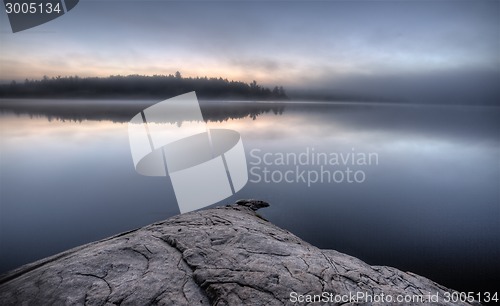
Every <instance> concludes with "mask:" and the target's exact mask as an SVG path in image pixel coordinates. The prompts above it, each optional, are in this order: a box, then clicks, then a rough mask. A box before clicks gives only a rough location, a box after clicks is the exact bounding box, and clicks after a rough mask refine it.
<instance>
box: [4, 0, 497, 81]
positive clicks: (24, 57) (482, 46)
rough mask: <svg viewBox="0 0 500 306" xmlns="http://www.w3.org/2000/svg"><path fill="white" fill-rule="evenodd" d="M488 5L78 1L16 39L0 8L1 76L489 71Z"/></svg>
mask: <svg viewBox="0 0 500 306" xmlns="http://www.w3.org/2000/svg"><path fill="white" fill-rule="evenodd" d="M499 12H500V10H499V3H498V2H497V1H435V2H431V1H423V2H420V1H372V2H369V1H352V2H348V1H334V2H329V1H293V2H283V1H270V2H266V1H255V2H250V1H206V2H205V1H204V2H199V1H194V2H191V1H81V2H80V4H79V5H78V6H77V7H76V8H75V9H74V10H73V11H71V12H70V13H69V14H67V15H65V16H63V17H60V18H58V19H56V20H54V21H52V22H49V23H47V24H44V25H42V26H39V27H37V28H34V29H30V30H27V31H25V32H21V33H18V34H12V33H9V31H8V30H7V29H9V25H8V23H7V18H6V14H5V13H2V14H0V16H2V17H1V21H0V22H1V25H2V29H3V30H2V32H1V33H0V39H1V42H2V49H1V51H0V52H1V53H0V65H1V67H2V75H1V78H2V79H4V80H10V79H14V78H15V79H24V78H26V77H35V78H40V77H41V76H43V75H48V76H57V75H75V74H78V75H80V76H95V75H98V76H107V75H110V74H134V73H138V74H148V75H151V74H168V73H174V72H175V71H176V70H180V71H181V72H183V74H184V75H187V76H203V75H208V76H222V77H227V78H230V79H238V80H244V81H250V80H252V79H257V80H258V81H260V82H264V83H266V82H271V83H272V84H283V85H293V84H306V85H311V84H314V83H318V82H320V81H321V84H323V85H322V86H326V88H328V86H327V84H328V82H335V81H337V80H339V79H343V78H345V77H348V76H353V75H354V76H365V77H366V76H373V75H400V74H404V75H408V74H410V75H411V74H415V73H417V74H418V73H435V72H443V71H462V72H463V71H464V70H466V71H472V72H477V71H484V70H491V69H496V70H498V67H499V64H500V61H499V56H498V52H499V48H500V47H499V24H498V20H499ZM325 82H326V84H324V83H325Z"/></svg>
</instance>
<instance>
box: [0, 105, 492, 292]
mask: <svg viewBox="0 0 500 306" xmlns="http://www.w3.org/2000/svg"><path fill="white" fill-rule="evenodd" d="M82 104H83V105H84V104H85V103H83V102H82ZM223 105H225V104H224V103H218V107H219V108H217V112H215V111H214V112H212V115H211V118H212V119H213V120H210V121H209V122H208V125H209V126H210V127H213V128H229V129H234V130H237V131H239V132H240V134H241V135H242V139H243V143H244V146H245V150H246V154H247V159H248V162H249V163H252V162H253V163H254V164H256V165H249V167H253V166H260V167H261V168H263V167H264V166H265V167H267V168H268V170H270V171H288V170H294V167H295V166H296V165H276V164H275V163H274V164H273V163H271V164H270V165H265V164H262V163H260V164H259V163H257V160H256V158H255V157H252V154H251V153H250V152H251V151H252V150H256V149H257V150H260V151H259V152H260V153H258V154H260V156H262V154H265V153H270V154H275V153H280V152H281V153H296V154H300V153H302V152H304V151H305V150H306V149H307V148H309V149H312V148H314V150H315V152H326V153H331V152H336V153H346V152H352V151H353V150H354V151H355V152H365V153H369V152H376V153H377V154H378V163H377V164H376V165H371V166H363V165H353V166H352V167H353V169H355V170H362V171H364V172H365V174H366V180H364V181H363V182H362V183H348V182H345V181H344V182H340V183H335V182H333V183H332V182H330V183H328V182H323V183H315V184H311V185H310V186H309V187H308V186H307V184H304V183H303V182H300V181H298V182H290V183H287V182H285V181H280V182H267V183H266V182H264V181H260V182H259V181H258V180H257V179H256V177H255V176H253V177H252V175H250V176H249V178H250V179H252V178H253V182H251V183H248V184H247V185H246V186H245V187H244V188H243V189H242V191H240V192H239V193H238V194H237V195H236V196H234V197H233V198H230V199H228V200H226V201H224V203H226V202H230V201H233V200H235V199H237V198H250V197H252V198H262V199H265V200H268V201H269V202H271V203H272V206H271V207H270V208H267V209H265V210H262V212H261V214H262V215H264V216H265V217H266V218H268V219H269V220H271V221H272V222H274V223H276V224H278V225H279V226H282V227H285V228H287V229H289V230H291V231H292V232H293V233H295V234H297V235H298V236H300V237H302V238H304V239H305V240H307V241H309V242H311V243H312V244H314V245H316V246H319V247H322V248H333V249H336V250H339V251H342V252H346V253H349V254H351V255H354V256H357V257H360V258H361V259H363V260H366V261H368V262H369V263H371V264H379V265H393V266H396V267H398V268H400V269H403V270H410V271H413V272H416V273H420V274H423V275H425V276H428V277H431V278H433V279H434V280H436V281H438V282H441V283H443V284H444V285H447V286H451V287H453V288H456V289H459V290H467V291H474V290H475V291H479V290H481V291H486V290H488V289H490V290H493V289H495V288H496V287H495V285H496V284H498V282H499V276H498V275H500V267H499V266H498V260H497V258H498V257H499V256H500V247H499V245H500V225H499V218H500V207H499V206H500V205H499V193H498V192H499V188H498V186H499V183H500V170H499V168H498V158H499V152H500V120H498V119H499V118H500V109H499V108H495V107H489V108H478V107H437V106H435V107H430V106H426V107H419V106H391V105H380V104H378V105H373V104H372V105H367V104H357V105H353V104H349V105H347V104H329V105H327V104H307V105H306V104H297V103H287V104H285V105H283V104H279V105H273V104H269V105H267V104H266V105H264V106H266V107H268V108H267V109H268V111H267V112H266V111H262V110H261V111H257V110H254V111H253V113H254V114H255V116H252V115H251V113H252V112H250V111H249V110H248V109H246V110H245V109H242V110H237V107H233V108H232V110H231V111H229V113H228V114H225V113H224V108H225V107H224V106H223ZM278 106H279V107H278ZM140 107H141V108H142V107H143V106H142V105H141V106H140ZM243 108H244V106H243ZM214 110H215V108H214ZM51 111H52V110H51ZM37 112H38V111H37ZM37 112H34V113H35V114H38V115H44V114H46V115H47V117H48V116H49V115H48V113H45V112H41V111H40V112H38V113H37ZM127 112H128V110H127ZM130 112H131V113H132V114H131V116H133V115H134V114H135V109H134V111H132V110H130ZM18 113H19V112H18ZM21 113H29V114H31V112H29V111H27V110H23V111H22V112H21ZM276 114H280V115H279V116H277V115H276ZM52 116H55V117H53V118H60V119H64V120H68V119H70V118H72V117H71V116H69V117H65V115H61V114H59V115H52ZM93 116H94V115H92V116H90V117H85V116H84V117H82V118H86V119H81V121H77V122H75V121H59V120H55V121H52V122H49V121H48V120H47V117H36V118H30V117H29V115H13V114H9V113H7V112H5V109H4V112H3V114H2V115H1V125H2V126H1V128H2V136H1V137H2V138H1V141H2V145H1V148H0V150H1V156H2V158H1V159H0V165H1V169H2V171H1V174H0V175H1V180H2V193H1V216H0V218H1V226H2V231H1V240H0V241H1V243H2V245H1V247H0V250H1V251H0V255H1V271H5V270H7V269H10V268H13V267H15V266H17V265H20V264H22V263H25V262H28V261H32V260H34V259H37V258H40V257H43V256H47V255H50V254H53V253H55V252H58V251H61V250H64V249H67V248H69V247H72V246H76V245H79V244H82V243H85V242H89V241H92V240H96V239H100V238H104V237H106V236H109V235H112V234H115V233H118V232H121V231H125V230H128V229H131V228H134V227H138V226H142V225H145V224H148V223H151V222H154V221H157V220H161V219H164V218H167V217H169V216H172V215H174V214H177V213H178V210H177V205H176V203H175V197H174V195H173V190H172V187H171V184H170V182H169V181H168V178H156V177H153V178H152V177H143V176H139V175H137V174H136V173H135V171H134V168H133V164H132V161H131V156H130V152H129V144H128V136H127V126H126V124H125V123H121V122H128V120H129V119H130V117H126V118H125V116H124V115H123V120H122V119H120V120H117V118H118V117H114V115H113V116H109V117H106V116H108V114H106V113H100V114H97V113H96V114H95V116H97V117H93ZM99 116H100V117H99ZM119 117H120V116H119ZM90 118H98V119H99V120H101V121H95V120H91V119H90ZM105 118H107V119H105ZM254 119H256V120H254ZM255 154H256V153H255ZM255 154H254V155H255ZM299 166H300V165H299ZM301 167H302V168H303V169H304V170H314V169H316V168H315V166H312V165H304V166H301ZM335 167H336V168H335ZM335 167H333V168H331V169H330V170H337V169H344V168H345V165H344V166H342V165H339V166H335ZM261 170H262V169H261ZM261 170H259V171H261Z"/></svg>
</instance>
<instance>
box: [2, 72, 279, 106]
mask: <svg viewBox="0 0 500 306" xmlns="http://www.w3.org/2000/svg"><path fill="white" fill-rule="evenodd" d="M190 91H196V94H197V95H198V97H199V98H202V99H243V100H284V99H288V97H287V95H286V93H285V90H284V89H283V87H277V86H276V87H274V88H273V89H272V90H271V89H269V88H266V87H263V86H261V85H258V84H257V82H256V81H253V82H252V83H250V84H247V83H244V82H239V81H229V80H227V79H222V78H207V77H202V78H200V77H196V78H183V77H182V75H181V73H180V72H178V71H177V72H176V73H175V75H154V76H142V75H129V76H110V77H107V78H97V77H93V78H80V77H78V76H75V77H56V78H48V77H47V76H44V77H43V79H41V80H28V79H26V80H25V81H24V83H21V84H18V83H16V82H15V81H12V82H11V83H10V84H5V85H0V97H3V98H6V97H16V98H23V97H25V98H56V97H59V98H68V97H71V98H75V97H80V98H109V97H128V98H133V97H155V98H162V99H165V98H169V97H173V96H177V95H180V94H183V93H186V92H190Z"/></svg>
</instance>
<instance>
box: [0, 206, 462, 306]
mask: <svg viewBox="0 0 500 306" xmlns="http://www.w3.org/2000/svg"><path fill="white" fill-rule="evenodd" d="M268 205H269V204H267V203H266V202H263V201H262V202H260V201H255V200H246V202H244V201H239V204H237V205H229V206H226V207H219V208H215V209H208V210H204V211H198V212H191V213H187V214H183V215H179V216H175V217H173V218H170V219H168V220H166V221H164V222H159V223H155V224H152V225H149V226H146V227H143V228H140V229H137V230H133V231H130V232H126V233H122V234H119V235H117V236H114V237H111V238H108V239H105V240H102V241H98V242H94V243H90V244H87V245H84V246H81V247H78V248H75V249H72V250H69V251H66V252H63V253H60V254H58V255H55V256H52V257H48V258H46V259H42V260H40V261H37V262H34V263H31V264H28V265H25V266H22V267H20V268H19V269H16V270H14V271H11V272H10V273H7V274H5V275H3V276H2V277H0V301H1V304H2V305H18V304H26V305H62V304H88V305H118V304H120V305H122V304H123V305H147V304H160V305H209V304H212V305H289V304H294V302H295V301H298V299H299V298H301V299H305V300H307V299H308V298H314V295H320V294H322V293H323V292H325V295H326V294H328V296H329V297H330V295H329V294H332V296H331V298H332V301H333V302H331V303H314V304H315V305H326V304H328V305H335V304H346V305H354V304H355V303H354V300H352V299H351V300H348V301H347V302H345V301H344V302H342V303H335V300H334V299H333V298H334V297H335V296H336V297H337V298H340V297H341V296H344V297H345V298H349V296H351V297H355V296H356V295H357V294H360V293H365V294H366V295H365V296H367V298H369V297H370V296H371V297H372V298H379V299H380V298H381V297H382V294H383V296H384V297H387V296H388V295H391V296H392V297H393V298H396V296H397V295H407V296H412V295H415V296H423V297H424V298H426V299H428V298H430V296H429V295H432V296H433V297H439V299H438V301H434V303H429V302H427V304H433V305H452V304H451V303H445V301H444V296H445V292H453V291H452V290H450V289H447V288H445V287H443V286H441V285H438V284H436V283H435V282H433V281H431V280H429V279H427V278H425V277H422V276H418V275H415V274H413V273H410V272H402V271H400V270H398V269H395V268H391V267H385V266H369V265H367V264H366V263H364V262H362V261H361V260H359V259H357V258H354V257H351V256H348V255H345V254H342V253H339V252H337V251H333V250H320V249H318V248H316V247H314V246H312V245H310V244H308V243H307V242H304V241H303V240H301V239H300V238H298V237H296V236H295V235H293V234H291V233H290V232H288V231H286V230H284V229H281V228H278V227H276V226H275V225H273V224H271V223H269V222H267V221H266V220H264V219H262V218H260V217H258V216H257V215H256V213H255V210H256V209H258V208H259V206H260V207H266V206H268ZM334 295H335V296H334ZM316 298H318V297H316ZM363 301H364V300H363ZM378 301H379V302H380V303H377V302H374V303H366V304H367V305H370V304H373V305H377V304H378V305H383V304H387V303H385V302H384V301H380V300H378ZM358 302H360V301H359V300H358ZM393 304H395V305H396V304H397V303H393ZM399 304H401V305H403V304H404V305H411V303H407V302H405V303H399ZM414 304H415V305H421V304H422V303H414ZM391 305H392V304H391ZM453 305H460V304H456V303H455V304H453ZM462 305H466V304H462Z"/></svg>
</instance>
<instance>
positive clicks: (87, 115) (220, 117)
mask: <svg viewBox="0 0 500 306" xmlns="http://www.w3.org/2000/svg"><path fill="white" fill-rule="evenodd" d="M157 102H159V101H156V100H155V101H152V100H139V101H137V100H64V99H63V100H44V99H37V100H33V99H1V100H0V113H13V114H18V115H22V114H28V115H30V116H32V117H33V116H41V117H46V118H48V119H49V121H52V120H62V121H65V120H69V121H78V122H81V121H84V120H97V121H101V120H104V121H112V122H128V121H129V120H130V118H132V117H133V116H134V115H135V114H137V113H139V112H140V111H142V110H143V109H145V108H147V107H149V106H151V105H153V104H155V103H157ZM200 107H201V110H202V114H203V118H204V119H205V120H206V121H219V122H222V121H228V120H231V119H240V118H245V117H250V118H252V119H254V120H255V119H256V118H257V117H258V116H260V115H262V114H265V113H273V114H275V115H281V114H282V113H283V110H284V107H285V106H284V104H281V103H265V102H238V101H233V102H231V103H222V102H218V101H200ZM175 117H176V120H178V119H182V120H185V121H190V120H192V118H189V117H188V116H187V117H185V118H183V117H182V114H181V113H179V114H177V115H176V116H175ZM170 123H179V122H177V121H176V122H170Z"/></svg>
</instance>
